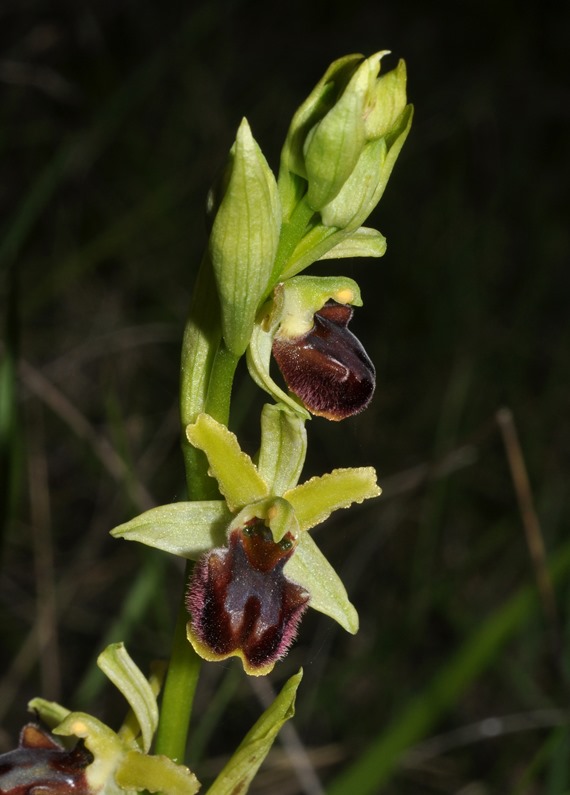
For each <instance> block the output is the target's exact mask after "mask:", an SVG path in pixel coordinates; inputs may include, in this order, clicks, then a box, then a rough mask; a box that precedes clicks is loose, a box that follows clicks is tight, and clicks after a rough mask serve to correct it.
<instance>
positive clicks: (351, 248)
mask: <svg viewBox="0 0 570 795" xmlns="http://www.w3.org/2000/svg"><path fill="white" fill-rule="evenodd" d="M385 253H386V238H385V237H384V235H383V234H381V233H380V232H379V231H378V230H377V229H370V227H367V226H361V227H360V228H359V229H357V230H356V231H355V232H351V234H350V235H349V236H348V237H345V238H344V240H341V242H340V243H337V245H336V246H334V247H333V248H332V249H330V251H327V252H326V253H325V254H323V255H322V257H320V259H321V260H324V259H342V258H343V257H383V256H384V254H385Z"/></svg>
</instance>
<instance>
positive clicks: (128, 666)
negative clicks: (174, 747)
mask: <svg viewBox="0 0 570 795" xmlns="http://www.w3.org/2000/svg"><path fill="white" fill-rule="evenodd" d="M97 665H98V666H99V668H100V669H101V670H102V671H103V673H104V674H105V676H107V678H108V679H110V680H111V682H112V683H113V684H114V685H115V687H116V688H117V690H119V691H120V692H121V693H122V694H123V696H124V697H125V699H126V701H127V703H128V705H129V707H130V708H131V709H132V711H133V713H134V716H135V718H136V721H137V723H138V725H139V727H140V732H141V734H142V749H143V751H145V752H147V751H148V750H149V748H150V745H151V742H152V738H153V736H154V733H155V731H156V727H157V726H158V706H157V703H156V697H155V695H154V693H153V692H152V688H151V686H150V684H149V683H148V681H147V679H146V677H145V676H144V674H143V673H142V671H141V670H140V668H139V667H138V666H137V665H136V663H135V662H134V660H133V659H132V658H131V656H130V655H129V654H128V652H127V650H126V649H125V646H124V644H123V643H112V644H111V645H110V646H107V648H106V649H105V651H103V652H101V654H100V655H99V657H98V658H97Z"/></svg>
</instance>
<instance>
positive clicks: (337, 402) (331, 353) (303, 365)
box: [273, 301, 376, 420]
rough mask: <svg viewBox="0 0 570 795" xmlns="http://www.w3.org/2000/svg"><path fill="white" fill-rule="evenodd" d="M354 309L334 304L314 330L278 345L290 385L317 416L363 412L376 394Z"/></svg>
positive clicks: (280, 339)
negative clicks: (352, 328)
mask: <svg viewBox="0 0 570 795" xmlns="http://www.w3.org/2000/svg"><path fill="white" fill-rule="evenodd" d="M352 312H353V310H352V308H351V307H349V306H346V305H344V304H338V303H336V301H328V302H327V303H326V304H325V305H324V306H323V308H322V309H319V311H318V312H315V314H314V316H313V320H314V325H313V328H312V329H311V330H310V331H307V332H306V333H305V334H303V335H301V336H299V337H296V338H288V337H280V336H279V335H276V337H275V339H274V341H273V356H274V357H275V361H276V362H277V364H278V365H279V369H280V370H281V373H282V374H283V377H284V378H285V381H286V383H287V386H288V387H289V389H290V390H291V392H293V393H294V394H295V395H297V396H298V397H299V398H300V399H301V400H302V402H303V404H304V405H305V406H306V407H307V408H308V409H309V411H310V412H311V414H317V415H319V416H321V417H326V418H327V419H329V420H344V419H346V418H347V417H352V416H353V415H354V414H359V413H360V412H361V411H364V409H365V408H366V407H367V406H368V404H369V403H370V401H371V400H372V395H373V394H374V387H375V383H376V373H375V370H374V365H373V364H372V362H371V361H370V359H369V358H368V354H367V353H366V351H365V350H364V348H363V347H362V344H361V343H360V341H359V340H358V338H357V337H355V336H354V334H353V333H352V332H351V331H350V330H349V329H348V323H349V321H350V319H351V318H352Z"/></svg>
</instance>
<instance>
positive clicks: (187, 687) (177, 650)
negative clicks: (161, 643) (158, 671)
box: [155, 562, 201, 764]
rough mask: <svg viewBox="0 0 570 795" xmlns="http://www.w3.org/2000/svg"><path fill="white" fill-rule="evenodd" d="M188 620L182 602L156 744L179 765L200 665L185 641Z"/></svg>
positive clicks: (183, 751) (165, 685) (158, 751)
mask: <svg viewBox="0 0 570 795" xmlns="http://www.w3.org/2000/svg"><path fill="white" fill-rule="evenodd" d="M192 566H193V563H191V562H188V564H187V566H186V573H185V578H184V582H185V583H186V582H187V579H188V577H189V576H190V574H191V572H192ZM187 621H188V613H187V611H186V606H185V604H184V599H183V600H182V602H181V604H180V606H179V609H178V616H177V619H176V627H175V630H174V639H173V642H172V653H171V656H170V663H169V665H168V674H167V677H166V681H165V683H164V691H163V695H162V703H161V708H160V720H159V724H158V729H157V733H156V745H155V752H156V753H157V754H165V755H166V756H169V757H170V758H171V759H173V760H174V761H175V762H180V763H181V764H182V763H184V758H185V756H186V738H187V736H188V727H189V725H190V716H191V714H192V704H193V702H194V693H195V692H196V685H197V684H198V676H199V674H200V663H201V659H200V657H198V655H197V654H196V652H195V651H194V649H193V648H192V646H191V645H190V643H189V642H188V639H187V638H186V622H187Z"/></svg>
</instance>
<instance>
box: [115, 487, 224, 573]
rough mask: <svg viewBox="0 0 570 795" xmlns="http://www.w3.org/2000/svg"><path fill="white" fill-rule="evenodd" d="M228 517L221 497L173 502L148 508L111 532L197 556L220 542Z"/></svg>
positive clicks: (196, 558)
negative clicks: (200, 500) (199, 500)
mask: <svg viewBox="0 0 570 795" xmlns="http://www.w3.org/2000/svg"><path fill="white" fill-rule="evenodd" d="M230 518H231V514H230V512H229V511H228V508H227V506H226V504H225V502H223V500H204V501H203V502H173V503H171V504H170V505H160V506H159V507H158V508H151V509H150V510H149V511H145V512H144V513H141V514H140V515H139V516H136V517H135V518H134V519H131V520H130V521H129V522H125V524H120V525H119V526H118V527H115V528H114V529H113V530H111V535H112V536H114V537H115V538H124V539H125V540H126V541H138V542H140V543H141V544H146V545H147V546H148V547H153V548H154V549H161V550H162V551H163V552H170V554H171V555H180V556H181V557H183V558H187V559H188V560H198V558H199V557H200V555H202V554H203V553H204V552H207V551H208V550H209V549H212V547H219V546H223V544H224V543H225V529H226V526H227V523H228V522H229V520H230Z"/></svg>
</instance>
